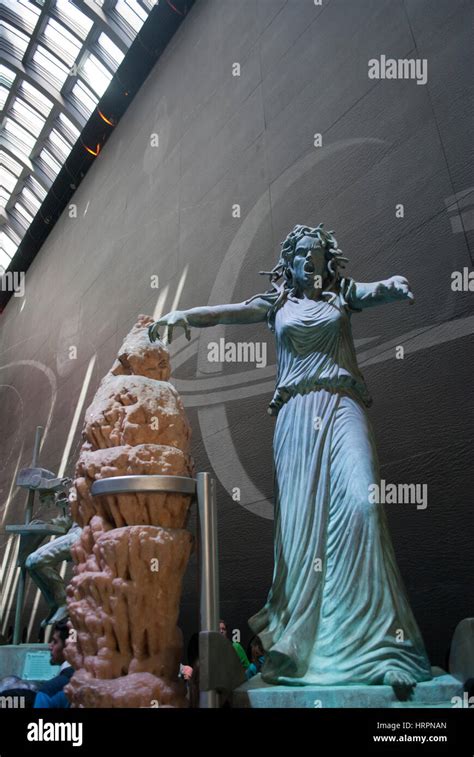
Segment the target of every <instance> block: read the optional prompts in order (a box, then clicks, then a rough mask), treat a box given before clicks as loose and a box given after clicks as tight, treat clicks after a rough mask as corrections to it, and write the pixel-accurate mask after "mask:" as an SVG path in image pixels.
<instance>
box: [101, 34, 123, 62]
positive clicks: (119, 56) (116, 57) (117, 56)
mask: <svg viewBox="0 0 474 757" xmlns="http://www.w3.org/2000/svg"><path fill="white" fill-rule="evenodd" d="M98 43H99V47H101V48H102V49H103V50H104V51H105V52H106V54H107V55H108V57H109V58H110V59H112V61H113V62H114V63H115V65H116V68H118V66H119V65H120V64H121V62H122V61H123V59H124V57H125V55H124V53H123V52H122V51H121V50H120V48H119V47H117V45H115V44H114V43H113V42H112V40H111V39H109V37H108V36H107V35H106V34H104V33H103V32H102V34H101V35H100V37H99V39H98Z"/></svg>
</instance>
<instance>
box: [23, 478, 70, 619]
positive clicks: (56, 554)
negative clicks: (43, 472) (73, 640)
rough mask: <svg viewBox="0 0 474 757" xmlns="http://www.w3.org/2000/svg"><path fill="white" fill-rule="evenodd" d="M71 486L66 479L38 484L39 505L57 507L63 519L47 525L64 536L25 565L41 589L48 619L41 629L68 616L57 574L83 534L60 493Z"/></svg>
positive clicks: (54, 479) (29, 556)
mask: <svg viewBox="0 0 474 757" xmlns="http://www.w3.org/2000/svg"><path fill="white" fill-rule="evenodd" d="M70 483H71V479H69V478H52V479H47V480H44V479H41V480H40V481H39V482H38V484H37V489H38V491H39V495H40V501H41V502H42V504H46V505H51V504H56V505H57V506H58V507H60V508H62V511H63V512H62V515H58V516H57V517H56V518H53V519H52V520H51V521H50V523H51V525H53V526H58V527H59V528H61V529H62V530H63V532H64V533H63V535H61V536H58V537H57V538H55V539H53V541H48V542H46V544H42V545H41V546H40V547H38V549H36V550H35V551H34V552H31V554H29V555H28V557H27V558H26V561H25V567H26V569H27V571H28V573H29V575H30V576H31V578H32V580H33V581H34V582H35V584H36V585H37V587H38V588H39V589H40V591H41V593H42V595H43V597H44V599H45V600H46V603H47V605H48V608H49V613H48V615H47V617H46V618H44V619H43V620H42V621H41V627H42V628H45V627H46V626H47V625H54V624H55V623H58V622H59V621H61V620H64V619H65V618H67V616H68V608H67V603H66V585H65V582H64V579H63V578H62V576H61V574H60V572H59V571H60V568H61V565H62V563H63V562H64V561H67V562H71V560H72V555H71V546H72V545H73V544H74V542H76V541H77V539H79V537H80V535H81V533H82V529H81V528H80V526H79V525H78V524H77V523H75V522H74V521H73V519H72V517H71V515H70V513H69V504H68V500H67V499H66V496H65V495H64V493H63V492H64V490H65V489H67V488H68V486H69V484H70ZM40 523H42V521H40V520H37V519H35V520H33V521H31V524H40Z"/></svg>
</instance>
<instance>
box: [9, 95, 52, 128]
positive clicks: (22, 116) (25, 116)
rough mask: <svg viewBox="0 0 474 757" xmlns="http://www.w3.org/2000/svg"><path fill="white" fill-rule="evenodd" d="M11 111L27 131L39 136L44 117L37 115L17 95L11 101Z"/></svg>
mask: <svg viewBox="0 0 474 757" xmlns="http://www.w3.org/2000/svg"><path fill="white" fill-rule="evenodd" d="M11 113H12V115H13V116H15V118H16V119H17V120H18V121H19V122H20V123H21V124H23V126H25V128H26V129H28V131H30V132H33V134H34V135H35V137H37V136H39V133H40V131H41V129H42V128H43V126H44V124H45V123H46V121H45V119H44V118H42V117H41V116H39V115H38V113H37V112H36V111H35V110H33V108H32V107H31V106H30V105H27V104H26V103H25V102H24V101H23V100H21V99H20V98H19V97H17V98H16V99H15V101H14V103H13V106H12V110H11Z"/></svg>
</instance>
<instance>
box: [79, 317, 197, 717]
mask: <svg viewBox="0 0 474 757" xmlns="http://www.w3.org/2000/svg"><path fill="white" fill-rule="evenodd" d="M152 322H153V319H152V318H149V317H148V316H140V317H139V320H138V323H137V324H136V325H135V326H134V328H133V329H132V331H131V332H130V334H129V335H128V336H127V337H126V339H125V342H124V344H123V345H122V347H121V349H120V351H119V354H118V359H117V361H116V362H115V363H114V365H113V367H112V369H111V371H110V372H109V373H108V374H107V375H106V376H105V378H104V379H103V381H102V383H101V385H100V387H99V389H98V391H97V393H96V395H95V397H94V399H93V401H92V404H91V405H90V407H89V409H88V410H87V412H86V418H85V424H84V429H83V438H84V444H83V446H82V450H81V453H80V456H79V460H78V462H77V465H76V479H75V482H74V487H73V489H72V490H71V495H70V501H71V509H72V512H73V517H74V519H75V520H76V521H77V522H78V523H79V524H80V525H81V526H83V532H82V535H81V538H80V540H79V541H78V542H76V544H75V545H74V547H73V557H74V562H75V566H74V576H73V578H72V580H71V583H70V584H69V587H68V607H69V614H70V619H71V624H72V629H73V633H72V634H71V639H70V640H69V641H68V644H67V647H66V657H67V659H68V661H69V662H70V663H71V665H72V666H73V667H74V668H75V670H76V672H75V674H74V675H73V677H72V679H71V681H70V683H69V684H68V686H67V687H66V689H65V691H66V694H67V696H68V698H69V699H70V701H71V703H72V706H73V707H157V706H167V707H168V706H173V707H185V706H187V701H186V699H185V689H184V684H182V682H180V681H179V680H178V672H179V663H180V660H181V657H182V635H181V631H180V630H179V628H178V627H177V625H176V623H177V619H178V613H179V600H180V596H181V584H182V578H183V575H184V572H185V570H186V565H187V562H188V559H189V555H190V553H191V550H192V536H191V534H190V533H189V532H188V531H186V530H185V527H186V522H187V518H188V511H189V506H190V504H191V497H190V496H189V495H187V496H184V495H179V494H171V493H158V494H150V493H149V492H144V493H137V494H118V495H107V496H100V497H98V496H95V497H93V496H92V495H91V493H90V489H91V486H92V484H93V482H94V481H96V480H98V479H102V478H107V477H111V476H123V475H138V474H141V475H147V474H148V475H149V474H155V475H156V474H166V475H178V476H192V475H193V474H194V468H193V462H192V459H191V457H190V455H189V442H190V427H189V424H188V421H187V419H186V416H185V414H184V410H183V406H182V403H181V400H180V398H179V395H178V393H177V392H176V389H175V388H174V387H173V386H172V385H171V384H169V383H168V378H169V376H170V370H169V355H168V352H167V350H166V349H165V348H164V346H163V344H162V343H161V342H155V343H154V344H151V343H150V342H149V340H148V334H147V328H148V325H149V324H150V323H152Z"/></svg>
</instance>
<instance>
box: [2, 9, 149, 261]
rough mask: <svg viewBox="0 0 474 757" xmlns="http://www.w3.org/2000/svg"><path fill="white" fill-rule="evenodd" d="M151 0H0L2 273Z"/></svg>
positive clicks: (140, 25)
mask: <svg viewBox="0 0 474 757" xmlns="http://www.w3.org/2000/svg"><path fill="white" fill-rule="evenodd" d="M155 4H156V2H155V0H74V2H73V1H72V0H0V27H1V28H0V108H1V110H0V273H1V272H2V269H6V268H7V267H8V265H9V264H10V261H11V258H12V257H13V256H14V254H15V252H16V250H17V248H18V245H19V244H20V242H21V240H22V239H23V237H24V236H25V234H26V233H27V231H28V228H29V226H30V224H31V222H32V220H33V218H34V217H35V215H36V213H37V212H38V210H39V209H40V207H41V204H42V202H43V200H44V198H45V197H46V195H47V193H48V191H49V189H50V187H51V185H52V184H53V182H54V180H55V179H56V176H57V175H58V173H59V171H60V170H61V167H62V165H63V164H64V162H65V160H66V158H67V157H68V155H69V153H70V152H71V150H72V148H73V146H74V144H75V143H76V141H77V140H78V139H79V137H80V134H81V132H82V130H83V128H84V126H85V124H86V122H87V121H88V119H89V117H90V115H91V114H92V112H93V111H94V109H95V108H96V105H97V103H98V101H99V100H100V98H101V97H102V95H103V94H104V92H105V90H106V89H107V87H108V86H109V84H110V81H111V79H112V78H113V76H114V73H115V71H116V70H117V68H118V67H119V65H120V63H121V62H122V60H123V58H124V56H125V54H126V53H127V50H128V48H129V47H130V45H131V44H132V42H133V40H134V39H135V37H136V35H137V34H138V32H139V31H140V29H141V27H142V26H143V24H144V22H145V21H146V19H147V17H148V15H149V13H150V11H152V10H153V8H154V6H155Z"/></svg>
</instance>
